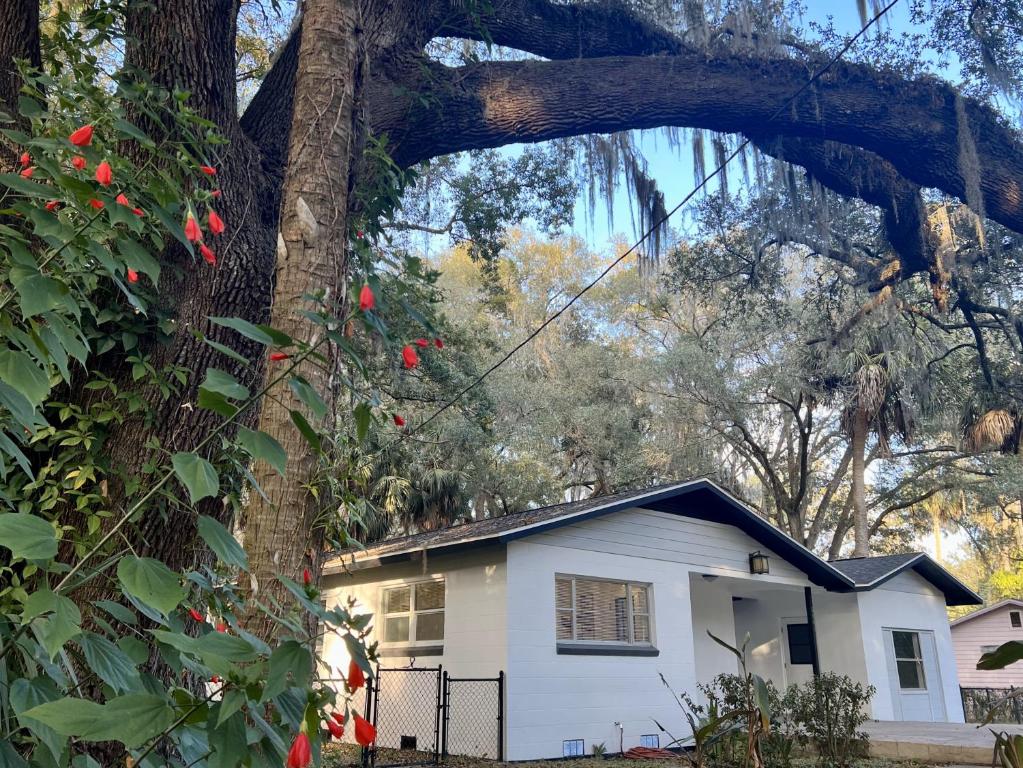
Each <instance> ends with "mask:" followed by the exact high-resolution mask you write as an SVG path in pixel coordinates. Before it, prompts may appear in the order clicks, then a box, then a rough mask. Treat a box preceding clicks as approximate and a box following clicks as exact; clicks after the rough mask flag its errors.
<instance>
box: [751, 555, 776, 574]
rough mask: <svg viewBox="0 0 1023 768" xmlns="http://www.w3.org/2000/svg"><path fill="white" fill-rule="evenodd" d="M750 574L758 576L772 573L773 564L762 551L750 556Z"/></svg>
mask: <svg viewBox="0 0 1023 768" xmlns="http://www.w3.org/2000/svg"><path fill="white" fill-rule="evenodd" d="M749 572H750V573H755V574H758V575H763V574H765V573H770V572H771V563H770V562H769V561H768V559H767V555H765V554H764V553H763V552H761V551H760V550H757V551H756V552H751V553H750V556H749Z"/></svg>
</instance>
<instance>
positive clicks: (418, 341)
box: [416, 339, 430, 349]
mask: <svg viewBox="0 0 1023 768" xmlns="http://www.w3.org/2000/svg"><path fill="white" fill-rule="evenodd" d="M416 346H417V347H419V348H420V349H426V348H427V347H428V346H430V342H428V341H427V340H426V339H416Z"/></svg>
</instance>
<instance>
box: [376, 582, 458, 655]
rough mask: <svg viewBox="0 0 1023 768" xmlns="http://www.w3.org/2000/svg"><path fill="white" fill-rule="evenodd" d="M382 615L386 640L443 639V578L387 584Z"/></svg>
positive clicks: (408, 641) (406, 641)
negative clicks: (395, 585)
mask: <svg viewBox="0 0 1023 768" xmlns="http://www.w3.org/2000/svg"><path fill="white" fill-rule="evenodd" d="M382 602H383V605H382V606H381V611H380V614H381V619H382V623H383V630H382V640H383V642H385V643H420V642H437V641H438V640H443V639H444V580H443V579H436V580H433V581H417V582H415V583H414V584H403V585H401V586H399V587H388V588H387V589H385V590H384V593H383V601H382Z"/></svg>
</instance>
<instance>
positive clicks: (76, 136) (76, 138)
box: [67, 125, 92, 147]
mask: <svg viewBox="0 0 1023 768" xmlns="http://www.w3.org/2000/svg"><path fill="white" fill-rule="evenodd" d="M67 138H68V141H70V142H71V143H72V144H74V145H75V146H76V147H87V146H89V145H90V144H92V126H91V125H83V126H82V127H81V128H79V129H78V130H76V131H75V132H74V133H72V134H71V135H70V136H68V137H67Z"/></svg>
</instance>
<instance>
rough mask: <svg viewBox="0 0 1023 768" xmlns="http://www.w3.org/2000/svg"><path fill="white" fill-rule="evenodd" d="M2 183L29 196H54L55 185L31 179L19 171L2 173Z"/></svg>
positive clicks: (0, 176) (0, 182)
mask: <svg viewBox="0 0 1023 768" xmlns="http://www.w3.org/2000/svg"><path fill="white" fill-rule="evenodd" d="M0 184H3V185H4V186H5V187H10V188H11V189H13V190H14V191H15V192H20V193H21V194H23V195H28V196H29V197H43V198H50V197H53V187H49V186H47V185H45V184H37V183H36V182H34V181H29V180H28V179H24V178H22V177H21V175H20V174H17V173H0Z"/></svg>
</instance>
